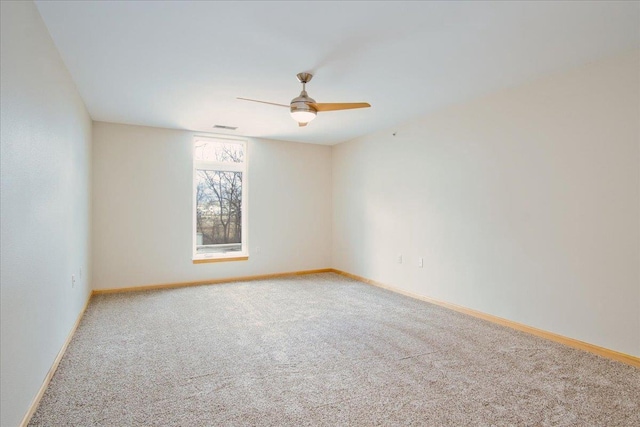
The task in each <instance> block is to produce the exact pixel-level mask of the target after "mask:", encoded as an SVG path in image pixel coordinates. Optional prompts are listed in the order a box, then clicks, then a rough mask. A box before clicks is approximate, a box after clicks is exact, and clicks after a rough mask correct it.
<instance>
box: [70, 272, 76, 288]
mask: <svg viewBox="0 0 640 427" xmlns="http://www.w3.org/2000/svg"><path fill="white" fill-rule="evenodd" d="M71 287H72V288H75V287H76V275H75V274H72V275H71Z"/></svg>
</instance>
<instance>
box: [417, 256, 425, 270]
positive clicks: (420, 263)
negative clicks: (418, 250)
mask: <svg viewBox="0 0 640 427" xmlns="http://www.w3.org/2000/svg"><path fill="white" fill-rule="evenodd" d="M418 267H420V268H422V267H424V258H422V257H419V258H418Z"/></svg>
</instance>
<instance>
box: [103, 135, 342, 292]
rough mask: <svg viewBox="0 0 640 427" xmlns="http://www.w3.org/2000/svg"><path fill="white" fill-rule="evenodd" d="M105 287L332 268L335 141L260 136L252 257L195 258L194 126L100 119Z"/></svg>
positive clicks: (252, 150)
mask: <svg viewBox="0 0 640 427" xmlns="http://www.w3.org/2000/svg"><path fill="white" fill-rule="evenodd" d="M93 141H94V148H93V172H94V175H93V228H92V232H93V234H92V236H93V276H92V283H93V287H94V288H95V289H103V288H121V287H129V286H143V285H152V284H160V283H174V282H187V281H199V280H208V279H217V278H225V277H235V276H247V275H257V274H267V273H280V272H287V271H296V270H308V269H318V268H328V267H330V262H331V147H328V146H321V145H312V144H300V143H291V142H282V141H270V140H258V139H250V140H249V144H248V153H249V157H248V162H249V163H248V168H249V170H248V204H249V206H248V207H249V234H248V242H249V261H239V262H220V263H209V264H196V265H194V264H193V263H192V260H191V253H192V244H193V236H192V226H193V222H192V221H193V219H192V215H193V210H192V209H193V208H192V203H193V196H192V191H193V190H192V188H193V187H192V186H193V178H192V173H193V172H192V171H193V169H192V168H193V160H192V143H193V133H191V132H187V131H178V130H168V129H158V128H149V127H142V126H129V125H117V124H111V123H100V122H96V123H94V127H93Z"/></svg>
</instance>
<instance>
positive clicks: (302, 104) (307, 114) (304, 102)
mask: <svg viewBox="0 0 640 427" xmlns="http://www.w3.org/2000/svg"><path fill="white" fill-rule="evenodd" d="M297 77H298V81H299V82H300V83H302V92H300V95H299V96H297V97H295V98H293V99H292V100H291V104H289V105H284V104H277V103H275V102H267V101H258V100H257V99H248V98H238V99H241V100H243V101H252V102H260V103H262V104H269V105H277V106H279V107H286V108H289V110H290V111H291V117H293V119H294V120H295V121H297V122H298V126H300V127H302V126H306V125H307V124H308V123H309V122H310V121H311V120H313V119H315V118H316V114H318V113H319V112H321V111H337V110H352V109H354V108H367V107H371V105H370V104H369V103H367V102H347V103H344V102H343V103H329V104H327V103H323V104H321V103H318V102H316V100H315V99H313V98H311V97H309V95H307V91H306V89H305V85H306V84H307V83H309V81H311V78H312V77H313V74H311V73H298V75H297Z"/></svg>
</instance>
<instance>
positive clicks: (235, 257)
mask: <svg viewBox="0 0 640 427" xmlns="http://www.w3.org/2000/svg"><path fill="white" fill-rule="evenodd" d="M198 141H220V142H231V143H233V144H240V145H242V149H243V151H244V162H242V163H232V162H228V163H225V162H215V161H206V160H196V156H195V147H196V144H197V143H198ZM247 142H248V141H247V140H246V139H245V138H233V137H229V136H226V135H224V136H218V135H195V136H194V137H193V139H192V142H191V149H192V152H191V157H192V160H193V169H192V174H193V191H192V203H191V205H192V211H191V217H192V221H193V227H192V239H193V242H192V245H191V247H192V260H193V263H194V264H199V263H206V262H217V261H246V260H248V259H249V243H248V235H249V229H248V222H249V221H248V219H249V215H248V213H249V210H248V205H249V203H248V197H247V195H248V176H247V164H248V159H249V156H248V150H247V149H248V145H249V144H248V143H247ZM198 169H206V170H216V171H224V172H242V207H241V209H242V229H241V230H240V244H241V245H242V246H241V248H242V249H241V250H240V252H237V251H236V252H226V253H207V254H199V253H197V238H198V237H197V230H198V225H197V213H196V208H197V200H196V194H197V187H198V177H197V170H198Z"/></svg>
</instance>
